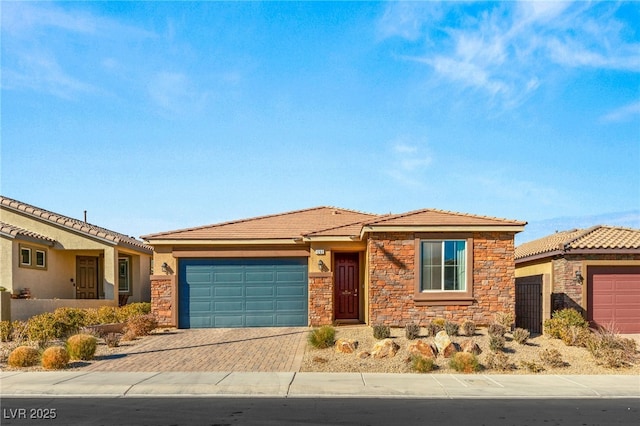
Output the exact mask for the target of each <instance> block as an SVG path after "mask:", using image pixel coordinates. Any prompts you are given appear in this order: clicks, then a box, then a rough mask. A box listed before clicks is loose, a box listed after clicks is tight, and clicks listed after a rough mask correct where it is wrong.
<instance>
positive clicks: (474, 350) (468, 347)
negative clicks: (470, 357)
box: [460, 339, 482, 355]
mask: <svg viewBox="0 0 640 426" xmlns="http://www.w3.org/2000/svg"><path fill="white" fill-rule="evenodd" d="M460 349H461V350H462V352H469V353H471V354H474V355H480V354H481V353H482V349H480V346H478V344H477V343H476V342H474V341H473V340H471V339H469V340H465V341H464V342H462V344H461V345H460Z"/></svg>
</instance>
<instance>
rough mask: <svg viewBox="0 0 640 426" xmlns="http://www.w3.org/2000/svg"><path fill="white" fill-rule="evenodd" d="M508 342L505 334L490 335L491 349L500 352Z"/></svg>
mask: <svg viewBox="0 0 640 426" xmlns="http://www.w3.org/2000/svg"><path fill="white" fill-rule="evenodd" d="M505 343H506V339H505V338H504V336H500V335H498V334H491V335H489V349H491V350H492V351H493V352H500V351H501V350H503V349H504V345H505Z"/></svg>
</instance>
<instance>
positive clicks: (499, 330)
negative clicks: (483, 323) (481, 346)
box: [487, 322, 507, 336]
mask: <svg viewBox="0 0 640 426" xmlns="http://www.w3.org/2000/svg"><path fill="white" fill-rule="evenodd" d="M506 332H507V329H506V328H505V326H504V325H502V324H498V323H497V322H494V323H492V324H490V325H489V328H487V333H489V336H504V334H505V333H506Z"/></svg>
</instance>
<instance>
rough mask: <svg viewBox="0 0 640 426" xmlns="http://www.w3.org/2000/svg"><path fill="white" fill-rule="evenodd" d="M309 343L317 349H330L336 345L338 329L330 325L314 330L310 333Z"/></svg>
mask: <svg viewBox="0 0 640 426" xmlns="http://www.w3.org/2000/svg"><path fill="white" fill-rule="evenodd" d="M307 341H308V342H309V344H310V345H311V346H313V347H314V348H317V349H326V348H330V347H331V346H333V345H334V344H335V343H336V329H335V328H333V327H332V326H330V325H323V326H322V327H320V328H314V329H313V330H311V331H310V332H309V336H308V337H307Z"/></svg>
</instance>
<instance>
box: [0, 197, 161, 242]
mask: <svg viewBox="0 0 640 426" xmlns="http://www.w3.org/2000/svg"><path fill="white" fill-rule="evenodd" d="M0 205H1V206H2V207H3V208H7V209H10V210H14V211H18V212H21V213H23V214H26V215H29V216H32V217H34V218H37V219H40V220H44V221H45V222H50V223H53V224H57V225H60V226H62V227H63V228H66V229H68V230H72V231H76V232H79V233H81V234H85V235H87V236H89V237H97V238H101V239H104V240H107V241H111V242H113V243H114V244H116V245H128V246H131V247H133V248H136V249H139V250H142V251H144V252H147V253H151V252H152V250H153V249H152V248H151V246H148V245H146V244H145V243H143V242H142V241H140V240H137V239H135V238H133V237H128V236H126V235H124V234H120V233H118V232H114V231H110V230H108V229H106V228H102V227H99V226H96V225H92V224H90V223H87V222H83V221H81V220H78V219H73V218H70V217H67V216H63V215H60V214H57V213H53V212H50V211H48V210H44V209H40V208H38V207H35V206H32V205H30V204H26V203H23V202H20V201H17V200H14V199H11V198H8V197H4V196H0Z"/></svg>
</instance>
